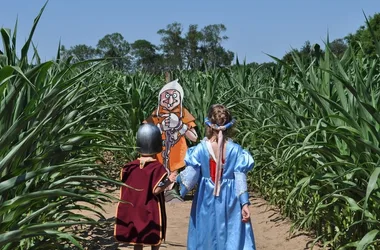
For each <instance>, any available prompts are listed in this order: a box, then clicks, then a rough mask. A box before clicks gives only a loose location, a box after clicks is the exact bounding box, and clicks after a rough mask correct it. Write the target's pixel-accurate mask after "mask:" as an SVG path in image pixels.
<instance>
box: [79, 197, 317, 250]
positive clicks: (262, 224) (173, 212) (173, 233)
mask: <svg viewBox="0 0 380 250" xmlns="http://www.w3.org/2000/svg"><path fill="white" fill-rule="evenodd" d="M115 195H117V193H115ZM250 200H251V203H252V205H251V206H250V210H251V221H252V225H253V228H254V235H255V240H256V249H257V250H278V249H281V250H306V249H311V248H310V246H311V243H312V242H313V239H312V238H311V237H310V236H309V234H308V233H305V232H300V233H296V234H295V235H294V234H293V235H292V236H291V235H290V234H289V229H290V225H291V224H290V222H289V220H288V219H284V218H283V217H282V216H281V215H280V214H279V212H278V210H277V209H276V208H274V207H272V206H269V205H268V203H267V202H266V201H265V200H263V199H261V198H259V197H255V196H251V198H250ZM190 208H191V200H187V201H184V202H180V201H178V200H172V201H170V202H168V203H166V211H167V217H168V229H167V237H166V238H167V239H166V241H165V242H164V243H163V244H162V245H161V248H160V249H170V250H185V249H186V238H187V226H188V220H189V214H190ZM104 210H105V212H104V213H103V214H104V216H105V218H106V221H105V223H104V225H103V226H102V227H98V228H89V229H87V228H86V229H85V228H84V230H83V233H82V236H84V237H86V238H88V239H90V241H89V243H88V244H87V246H86V248H85V249H87V250H117V249H120V250H122V249H133V248H132V247H127V246H125V245H123V244H121V243H117V242H115V240H114V238H113V225H114V220H115V211H116V203H111V204H107V205H106V206H104ZM144 249H150V247H144ZM318 249H322V248H319V247H314V248H313V250H318ZM210 250H211V249H210Z"/></svg>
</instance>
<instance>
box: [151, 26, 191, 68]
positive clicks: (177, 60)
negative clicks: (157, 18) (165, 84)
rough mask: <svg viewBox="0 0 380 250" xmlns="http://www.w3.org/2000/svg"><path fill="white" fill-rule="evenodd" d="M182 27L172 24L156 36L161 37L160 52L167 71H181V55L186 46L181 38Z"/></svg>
mask: <svg viewBox="0 0 380 250" xmlns="http://www.w3.org/2000/svg"><path fill="white" fill-rule="evenodd" d="M182 31H183V29H182V25H181V24H180V23H178V22H174V23H172V24H169V25H167V26H166V29H160V30H159V31H158V32H157V34H159V35H160V36H161V42H162V44H161V46H160V48H161V50H162V52H163V54H164V59H165V66H166V68H167V69H169V70H173V69H183V62H184V60H183V54H184V48H185V45H186V42H185V39H184V38H183V37H182Z"/></svg>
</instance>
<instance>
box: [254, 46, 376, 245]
mask: <svg viewBox="0 0 380 250" xmlns="http://www.w3.org/2000/svg"><path fill="white" fill-rule="evenodd" d="M275 59H276V58H275ZM276 60H277V61H278V62H279V64H280V65H281V67H282V68H283V69H285V71H283V74H284V77H280V78H276V77H275V76H273V77H272V78H271V79H268V82H269V84H270V85H273V86H274V85H275V82H276V79H281V82H282V83H284V82H285V83H286V84H285V85H283V86H279V84H277V86H279V87H274V88H273V89H272V90H270V91H269V92H268V91H267V92H266V95H268V96H267V98H266V99H267V100H266V101H264V100H263V99H257V98H259V96H260V95H262V94H264V92H265V91H264V90H261V91H260V92H259V93H256V94H255V95H256V97H255V98H254V100H258V101H259V103H258V104H256V106H257V107H259V106H260V105H264V106H267V108H266V109H267V110H270V111H271V113H268V114H263V113H259V115H261V117H251V119H252V120H253V119H259V120H262V121H263V122H265V123H263V126H260V127H257V128H254V132H253V133H251V134H252V136H251V137H247V140H251V142H252V143H253V144H254V146H253V147H257V148H258V147H260V149H261V150H260V151H261V152H258V154H259V157H258V158H259V161H258V168H257V170H256V171H255V173H254V175H253V177H252V181H253V182H254V183H255V185H256V187H257V188H259V189H260V191H261V192H262V193H263V194H265V195H267V197H268V198H270V199H271V200H272V201H273V202H274V203H275V204H278V205H280V206H281V209H282V211H283V212H284V213H285V214H286V215H288V216H290V217H291V218H292V219H294V221H295V227H296V228H308V229H315V231H316V233H317V235H318V236H319V237H318V238H317V239H319V240H321V241H323V242H324V244H325V245H326V246H330V247H333V248H337V249H340V248H342V249H343V248H344V249H349V248H356V249H365V248H366V247H368V248H369V249H375V248H376V247H378V241H379V231H378V228H379V223H380V221H379V217H378V216H379V214H380V211H379V206H378V204H379V198H380V195H379V189H378V187H379V184H380V183H379V181H378V176H379V173H380V170H379V156H380V155H379V136H378V135H379V119H378V110H379V108H380V107H379V104H380V102H379V98H378V93H379V90H378V86H379V76H380V72H379V66H378V65H379V64H378V61H377V59H376V60H370V59H368V58H364V59H361V58H359V57H356V56H355V54H353V53H352V51H351V50H348V51H347V52H346V55H345V56H344V58H343V59H342V60H338V59H337V58H335V57H334V55H332V54H331V53H330V51H329V48H328V47H326V52H325V55H324V58H323V59H321V60H320V61H319V66H316V65H315V64H314V63H312V64H311V65H309V66H307V67H306V66H305V65H303V63H302V62H301V60H300V59H299V58H298V57H297V55H294V61H295V63H296V65H295V67H292V66H291V65H287V64H285V63H283V62H282V61H281V60H278V59H276ZM289 72H290V74H289ZM294 89H298V91H296V92H295V91H294ZM247 114H249V113H247ZM257 138H260V139H257ZM265 157H267V158H266V159H265ZM257 177H259V178H257Z"/></svg>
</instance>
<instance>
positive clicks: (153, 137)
mask: <svg viewBox="0 0 380 250" xmlns="http://www.w3.org/2000/svg"><path fill="white" fill-rule="evenodd" d="M136 144H137V152H139V153H140V154H146V155H154V154H158V153H160V152H161V151H162V138H161V132H160V129H159V128H158V127H157V126H155V125H154V124H151V123H145V124H143V125H141V126H140V127H139V130H138V131H137V142H136Z"/></svg>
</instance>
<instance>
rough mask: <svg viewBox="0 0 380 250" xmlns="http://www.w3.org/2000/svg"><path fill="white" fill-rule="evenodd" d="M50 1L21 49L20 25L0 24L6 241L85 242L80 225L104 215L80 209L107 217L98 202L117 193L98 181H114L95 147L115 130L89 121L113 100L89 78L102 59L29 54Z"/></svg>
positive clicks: (30, 244)
mask: <svg viewBox="0 0 380 250" xmlns="http://www.w3.org/2000/svg"><path fill="white" fill-rule="evenodd" d="M44 8H45V6H44V7H43V8H42V9H41V12H40V13H39V15H38V16H37V18H36V19H35V21H34V24H33V27H32V30H31V33H30V35H29V37H28V39H27V41H26V43H25V44H24V46H23V48H22V50H21V56H20V57H17V56H16V32H14V33H13V34H11V32H10V30H7V29H1V30H0V32H1V36H2V41H3V46H4V49H3V51H4V55H2V56H1V61H0V204H1V206H0V246H1V249H12V250H13V249H64V248H65V247H67V246H68V245H75V246H77V247H78V248H81V246H80V243H79V241H78V240H81V239H80V238H78V236H76V235H75V233H76V232H75V231H74V230H73V226H74V225H80V224H94V223H97V221H96V220H94V219H91V218H90V217H88V216H85V215H83V214H82V213H81V211H89V212H90V213H95V214H97V215H98V216H99V217H102V215H101V213H99V212H97V211H95V210H94V209H93V208H92V207H93V206H96V207H99V208H101V202H102V201H106V200H108V199H109V198H110V197H109V196H108V195H107V194H105V193H102V192H100V191H98V188H99V187H101V184H102V183H104V182H113V181H112V180H110V179H108V178H107V177H106V175H105V173H104V171H103V170H102V169H101V168H100V167H99V165H97V164H94V162H95V159H96V158H97V155H96V154H95V152H96V151H95V149H96V148H100V147H103V148H104V147H105V145H104V144H103V143H104V142H108V141H110V140H111V139H112V134H111V133H108V132H107V131H104V130H103V129H102V128H101V127H100V124H97V125H94V124H92V125H90V124H91V121H93V120H94V119H96V117H97V114H98V112H99V111H101V110H104V109H105V108H108V107H107V105H103V103H104V102H102V101H101V100H99V97H98V96H96V95H95V96H94V95H92V93H93V92H97V91H96V88H97V84H96V83H94V82H89V79H90V76H91V75H92V74H93V72H94V71H96V70H97V69H99V68H100V67H102V64H99V63H97V64H93V65H92V66H91V67H87V69H84V70H83V69H81V70H78V67H79V66H80V65H81V64H83V63H78V64H73V65H71V64H68V63H60V62H58V61H57V62H54V61H48V62H45V63H39V62H38V60H37V61H35V62H33V64H31V63H29V61H28V58H27V56H28V51H29V47H30V45H31V41H32V36H33V33H34V30H35V28H36V26H37V23H38V21H39V18H40V16H41V14H42V12H43V10H44ZM16 28H17V26H16ZM16 28H15V31H16ZM34 58H37V59H38V54H36V52H35V54H34ZM111 148H112V147H111ZM114 183H115V184H117V183H118V182H114Z"/></svg>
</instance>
